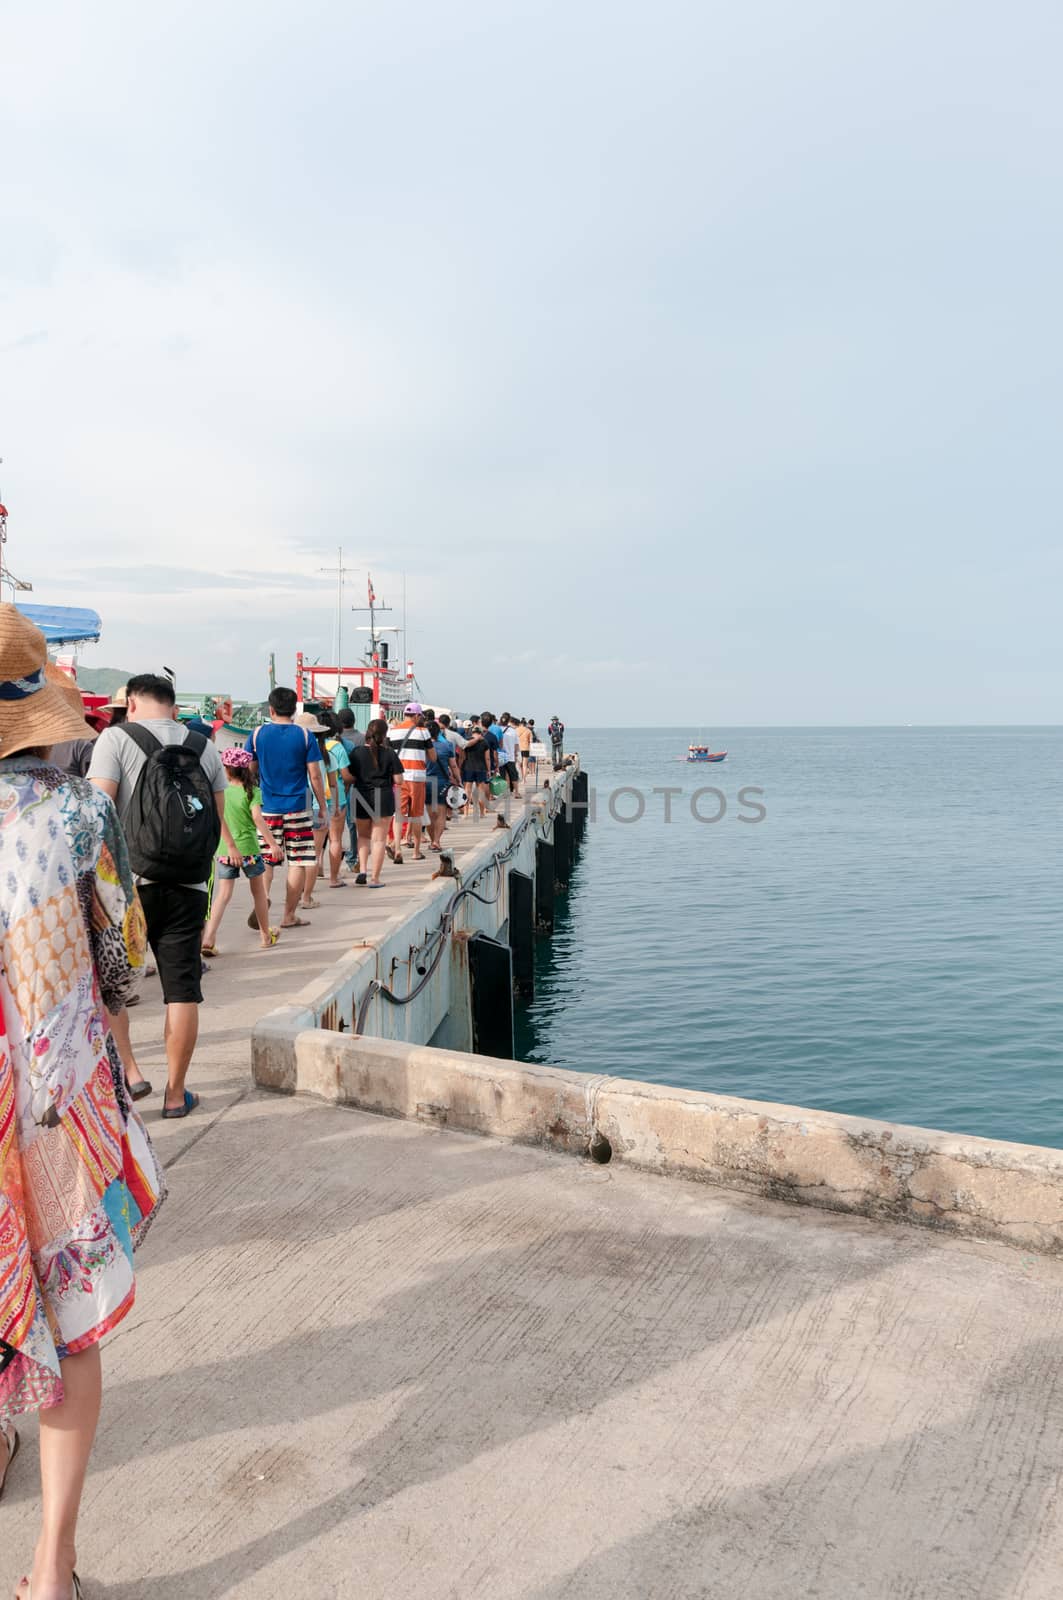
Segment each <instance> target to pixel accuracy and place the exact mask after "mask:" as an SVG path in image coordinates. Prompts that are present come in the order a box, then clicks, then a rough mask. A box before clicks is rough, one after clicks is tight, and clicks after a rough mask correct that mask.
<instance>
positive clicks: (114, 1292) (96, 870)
mask: <svg viewBox="0 0 1063 1600" xmlns="http://www.w3.org/2000/svg"><path fill="white" fill-rule="evenodd" d="M46 659H47V653H46V648H45V642H44V636H43V634H41V633H40V631H39V630H38V629H37V628H35V627H34V626H33V624H32V623H31V622H29V621H28V620H27V619H26V618H25V617H23V616H22V614H21V613H20V612H19V611H18V610H16V608H15V607H14V606H13V605H0V752H2V755H0V815H2V816H3V819H4V825H3V828H0V869H2V870H0V1034H2V1035H3V1038H2V1040H0V1241H2V1248H0V1490H2V1489H3V1487H4V1484H5V1482H6V1479H7V1477H8V1474H9V1472H10V1471H11V1469H12V1463H13V1462H14V1460H15V1457H16V1454H17V1452H18V1447H19V1437H18V1432H17V1430H16V1427H15V1419H16V1418H17V1417H19V1416H20V1415H23V1414H26V1413H29V1412H32V1411H36V1412H38V1415H39V1424H40V1436H39V1453H40V1477H41V1507H42V1516H41V1528H40V1535H39V1537H38V1540H37V1546H36V1551H35V1553H34V1556H33V1563H32V1566H31V1567H30V1569H29V1571H28V1573H27V1576H26V1577H24V1578H23V1580H22V1583H21V1584H20V1585H19V1597H20V1600H27V1597H28V1596H29V1595H30V1594H31V1592H32V1594H33V1595H34V1596H36V1597H37V1600H67V1597H68V1596H72V1597H74V1600H78V1597H80V1594H81V1584H80V1581H79V1579H78V1577H77V1574H76V1572H75V1570H74V1567H75V1542H76V1537H77V1523H78V1513H79V1509H80V1504H81V1497H82V1490H83V1487H84V1483H85V1473H86V1470H87V1467H88V1460H89V1455H90V1452H91V1450H92V1445H93V1441H94V1438H95V1435H96V1427H97V1422H98V1419H99V1413H100V1395H101V1387H102V1379H101V1367H100V1341H101V1339H103V1337H104V1336H105V1335H106V1334H107V1333H109V1332H110V1331H111V1329H112V1328H114V1327H116V1326H117V1325H118V1323H120V1322H121V1321H122V1320H123V1319H124V1318H125V1317H126V1316H127V1315H128V1313H129V1311H130V1310H131V1309H132V1306H133V1301H134V1298H135V1294H136V1276H135V1273H134V1268H133V1252H134V1250H135V1249H136V1248H137V1247H138V1246H139V1245H140V1243H141V1241H142V1240H143V1238H144V1235H145V1233H146V1232H147V1229H148V1227H149V1226H150V1224H151V1222H152V1220H153V1219H154V1217H155V1216H156V1214H157V1212H158V1209H159V1206H160V1205H161V1203H162V1200H163V1197H164V1195H165V1184H164V1181H163V1177H162V1172H161V1170H160V1167H159V1164H158V1162H157V1161H156V1159H155V1154H154V1151H153V1150H152V1147H151V1142H150V1140H149V1139H148V1136H147V1133H146V1132H145V1130H144V1126H143V1124H142V1123H141V1121H140V1118H139V1117H138V1116H137V1114H136V1112H135V1110H134V1109H133V1107H132V1105H131V1104H130V1102H129V1099H128V1097H127V1095H126V1092H125V1083H124V1078H123V1072H122V1063H121V1059H120V1057H119V1055H118V1052H117V1049H116V1047H115V1043H114V1040H113V1038H112V1037H111V1033H110V1030H109V1025H108V1018H109V1013H110V1012H119V1011H120V1010H121V1008H122V1007H123V1006H124V1005H125V1003H126V1001H127V999H129V998H130V996H131V994H132V993H133V992H134V991H135V988H136V985H137V983H138V982H139V978H140V974H141V973H142V971H143V965H144V955H145V929H144V917H143V913H142V911H141V909H140V906H139V904H138V902H137V898H136V895H135V893H134V890H133V879H132V874H131V872H130V867H129V858H128V855H127V854H126V846H125V840H124V838H123V837H122V830H121V828H120V827H119V824H118V818H117V816H116V815H115V809H114V806H113V805H112V804H111V801H110V800H109V799H108V798H107V797H106V796H105V795H104V794H101V793H100V792H99V790H98V789H96V788H94V787H93V785H92V784H90V783H88V782H86V781H85V780H84V779H82V778H71V777H67V776H66V775H64V774H63V773H62V772H60V771H59V769H58V768H57V767H55V766H54V765H52V763H51V760H50V755H49V751H50V749H52V748H54V747H55V746H56V745H59V744H62V743H64V742H66V741H70V740H76V739H79V738H80V737H81V733H82V717H81V713H80V711H75V710H74V709H73V707H72V706H71V705H70V703H69V702H68V701H67V700H66V699H64V697H63V695H62V693H61V692H60V690H59V689H58V687H57V686H56V684H55V683H54V681H53V680H52V678H51V674H49V673H47V672H46V670H45V662H46ZM42 927H46V928H47V929H48V930H49V932H48V933H47V935H42V931H41V930H42ZM12 1531H13V1530H12Z"/></svg>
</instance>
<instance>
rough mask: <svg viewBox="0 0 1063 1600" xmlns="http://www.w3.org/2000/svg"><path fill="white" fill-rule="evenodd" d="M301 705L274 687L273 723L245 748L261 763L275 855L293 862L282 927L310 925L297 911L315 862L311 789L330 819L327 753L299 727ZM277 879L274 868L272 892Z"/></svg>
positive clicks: (269, 874) (261, 782)
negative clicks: (309, 802)
mask: <svg viewBox="0 0 1063 1600" xmlns="http://www.w3.org/2000/svg"><path fill="white" fill-rule="evenodd" d="M297 704H298V700H297V699H296V694H295V690H294V689H274V690H273V691H272V693H271V694H270V697H269V716H270V720H269V722H267V723H264V724H263V725H262V727H260V728H256V729H255V731H254V732H253V733H252V734H251V735H250V736H249V737H248V740H247V744H246V745H245V746H244V748H245V749H246V750H249V751H250V753H251V754H252V755H253V756H254V758H255V760H256V761H257V762H258V782H259V788H260V789H261V790H262V813H263V816H264V818H265V821H266V824H267V826H268V827H269V830H270V832H271V833H272V835H273V854H274V855H281V854H283V855H284V857H285V859H286V861H287V863H288V882H287V885H286V888H285V895H284V919H283V921H282V922H281V927H282V928H305V927H306V926H307V923H306V922H305V920H304V919H303V918H302V917H300V916H298V915H297V910H298V906H299V901H300V899H301V897H302V893H303V888H304V886H305V882H306V867H307V863H308V862H309V863H311V864H312V863H313V861H314V827H313V821H312V819H311V816H310V813H309V811H308V810H307V809H306V790H307V786H308V785H309V787H310V788H311V789H312V790H313V791H314V796H315V798H316V800H317V803H318V808H319V809H320V811H321V815H322V816H327V815H328V802H327V800H326V798H325V785H324V783H323V782H322V778H321V751H320V749H319V748H318V743H317V740H316V739H315V738H313V736H312V735H311V734H310V733H309V732H308V731H307V729H306V728H299V727H296V726H295V724H294V723H293V721H292V718H293V717H294V716H295V708H296V706H297ZM262 843H263V845H264V846H267V847H268V845H269V840H267V839H263V841H262ZM272 877H273V872H272V868H270V869H269V870H268V872H267V878H268V879H269V880H270V881H268V882H267V884H266V892H267V894H268V893H269V889H270V882H271V881H272Z"/></svg>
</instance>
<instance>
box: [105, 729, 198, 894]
mask: <svg viewBox="0 0 1063 1600" xmlns="http://www.w3.org/2000/svg"><path fill="white" fill-rule="evenodd" d="M120 726H121V729H122V732H123V733H127V734H128V735H129V737H130V738H131V739H132V741H133V743H134V744H135V745H136V746H137V747H138V748H139V749H140V750H142V751H143V752H144V755H145V757H146V760H145V762H144V766H143V769H142V771H141V774H140V777H139V778H138V779H137V786H136V788H135V789H134V790H133V798H132V800H131V801H130V803H129V811H128V814H127V815H126V819H125V836H126V843H127V844H128V845H129V860H130V863H131V865H132V868H133V871H134V872H135V873H136V874H137V876H138V877H142V878H151V879H152V880H153V881H154V882H156V883H205V882H206V881H207V879H208V878H209V877H210V872H211V867H212V865H213V861H214V852H215V850H216V849H217V848H218V840H219V839H220V838H221V822H220V821H219V819H218V809H217V806H216V804H215V801H214V790H213V789H212V788H211V784H210V779H209V778H208V777H207V774H206V773H205V772H204V770H203V766H202V763H201V762H200V759H199V758H200V756H201V755H202V754H203V751H204V750H205V749H206V748H207V741H206V739H204V737H203V735H202V734H201V733H188V734H186V736H185V741H184V743H183V744H163V742H162V740H161V739H156V737H155V735H154V734H153V733H149V731H148V729H147V728H142V727H140V726H139V724H138V723H135V722H123V723H121V724H120Z"/></svg>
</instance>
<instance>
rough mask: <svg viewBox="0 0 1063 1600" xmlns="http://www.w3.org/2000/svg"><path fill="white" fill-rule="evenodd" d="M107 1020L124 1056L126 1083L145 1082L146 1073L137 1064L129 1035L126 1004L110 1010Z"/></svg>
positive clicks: (121, 1054) (122, 1056) (120, 1052)
mask: <svg viewBox="0 0 1063 1600" xmlns="http://www.w3.org/2000/svg"><path fill="white" fill-rule="evenodd" d="M107 1022H108V1024H109V1026H110V1029H111V1033H112V1035H113V1036H114V1042H115V1044H116V1045H117V1046H118V1054H119V1055H120V1056H121V1058H122V1065H123V1067H124V1068H125V1081H126V1083H128V1084H134V1083H143V1082H144V1074H143V1073H142V1072H141V1070H140V1068H139V1067H138V1066H137V1058H136V1056H135V1055H134V1054H133V1041H132V1040H131V1039H130V1037H129V1012H128V1011H127V1010H126V1009H125V1007H124V1006H123V1007H122V1009H121V1011H108V1013H107Z"/></svg>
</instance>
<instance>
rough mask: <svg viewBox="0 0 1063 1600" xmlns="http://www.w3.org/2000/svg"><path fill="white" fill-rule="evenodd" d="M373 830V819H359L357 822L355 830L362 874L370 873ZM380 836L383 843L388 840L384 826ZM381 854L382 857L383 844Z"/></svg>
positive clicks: (359, 866)
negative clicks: (370, 844) (370, 846)
mask: <svg viewBox="0 0 1063 1600" xmlns="http://www.w3.org/2000/svg"><path fill="white" fill-rule="evenodd" d="M373 828H374V823H373V821H372V818H371V817H358V818H357V820H356V822H355V829H356V831H357V835H358V871H359V872H360V873H365V872H368V871H369V840H370V837H371V835H372V832H373ZM380 836H381V840H382V841H383V840H384V839H386V838H387V829H386V828H385V827H383V826H381V835H380ZM380 853H381V855H383V853H384V851H383V843H382V844H381V851H380Z"/></svg>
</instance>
